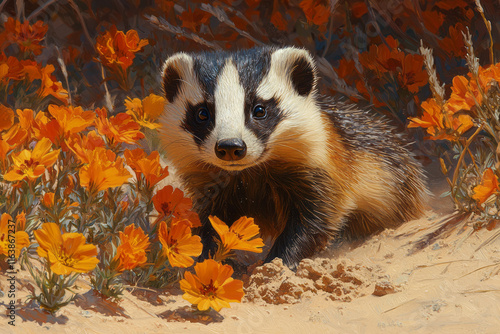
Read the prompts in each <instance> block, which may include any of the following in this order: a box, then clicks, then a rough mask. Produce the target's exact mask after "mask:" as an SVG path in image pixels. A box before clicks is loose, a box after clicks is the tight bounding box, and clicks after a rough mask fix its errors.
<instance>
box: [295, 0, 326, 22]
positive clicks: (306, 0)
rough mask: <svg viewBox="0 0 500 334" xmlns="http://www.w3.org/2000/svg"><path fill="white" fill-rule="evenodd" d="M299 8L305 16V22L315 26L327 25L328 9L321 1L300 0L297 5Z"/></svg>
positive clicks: (324, 2)
mask: <svg viewBox="0 0 500 334" xmlns="http://www.w3.org/2000/svg"><path fill="white" fill-rule="evenodd" d="M299 6H300V8H302V10H303V11H304V14H306V18H307V21H308V22H310V23H314V24H315V25H317V26H321V25H324V24H326V23H328V19H329V18H330V15H331V14H330V8H329V7H328V5H326V1H323V0H302V1H301V2H300V4H299Z"/></svg>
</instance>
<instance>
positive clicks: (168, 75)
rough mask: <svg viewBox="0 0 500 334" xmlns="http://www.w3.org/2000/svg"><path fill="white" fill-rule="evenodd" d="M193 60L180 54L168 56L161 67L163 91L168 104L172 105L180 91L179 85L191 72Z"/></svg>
mask: <svg viewBox="0 0 500 334" xmlns="http://www.w3.org/2000/svg"><path fill="white" fill-rule="evenodd" d="M192 69H193V59H192V58H191V57H190V56H189V55H187V54H185V53H182V52H179V53H176V54H174V55H172V56H170V57H169V58H168V59H167V60H166V61H165V64H164V65H163V71H162V72H163V91H164V92H165V97H166V98H167V100H168V102H170V103H172V102H173V101H174V99H175V97H176V96H177V94H178V93H179V91H180V90H181V84H182V82H183V81H185V79H186V77H187V76H188V75H189V73H190V72H192Z"/></svg>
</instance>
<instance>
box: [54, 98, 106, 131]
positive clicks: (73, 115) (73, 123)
mask: <svg viewBox="0 0 500 334" xmlns="http://www.w3.org/2000/svg"><path fill="white" fill-rule="evenodd" d="M48 110H49V113H50V114H51V115H52V117H54V119H55V120H56V121H57V123H59V126H60V128H61V132H62V135H63V136H64V137H67V136H69V135H70V134H72V133H79V132H82V131H84V130H85V129H87V128H88V127H89V126H92V125H93V124H94V120H95V118H96V115H95V113H94V112H93V111H91V110H85V111H84V110H83V108H82V107H73V106H57V105H55V104H50V105H49V107H48Z"/></svg>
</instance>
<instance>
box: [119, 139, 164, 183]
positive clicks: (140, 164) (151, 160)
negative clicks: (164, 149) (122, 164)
mask: <svg viewBox="0 0 500 334" xmlns="http://www.w3.org/2000/svg"><path fill="white" fill-rule="evenodd" d="M123 155H124V156H125V158H126V159H127V164H128V165H129V166H130V167H131V168H132V169H133V170H134V172H135V174H136V177H137V179H138V180H139V179H140V177H141V174H143V175H144V178H145V179H146V183H147V186H148V187H153V186H154V185H156V184H157V183H158V182H160V181H161V180H163V179H164V178H166V177H167V176H168V167H165V168H162V167H161V164H160V155H159V153H158V152H157V151H153V152H151V154H150V155H149V156H147V157H146V154H145V153H144V151H143V150H142V149H140V148H136V149H134V150H132V151H131V150H125V152H124V153H123Z"/></svg>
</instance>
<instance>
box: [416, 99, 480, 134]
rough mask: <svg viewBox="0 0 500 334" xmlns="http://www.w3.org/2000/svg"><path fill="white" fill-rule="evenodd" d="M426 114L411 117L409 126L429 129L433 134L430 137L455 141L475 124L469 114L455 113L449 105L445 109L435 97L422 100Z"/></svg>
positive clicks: (428, 131)
mask: <svg viewBox="0 0 500 334" xmlns="http://www.w3.org/2000/svg"><path fill="white" fill-rule="evenodd" d="M422 109H423V110H424V114H423V116H422V118H417V117H410V118H409V120H410V124H409V125H408V127H409V128H416V127H421V128H424V129H426V130H427V133H429V134H430V135H431V136H430V137H429V139H431V140H438V139H447V140H450V141H455V140H457V139H458V137H459V136H460V135H462V134H463V133H464V132H466V131H467V130H469V129H470V128H472V127H473V126H474V123H473V122H472V118H471V117H470V116H469V115H458V116H457V115H454V113H453V112H451V111H450V110H449V109H448V108H447V105H445V107H444V110H442V109H441V107H440V106H439V105H438V104H437V102H436V100H435V99H432V98H431V99H428V100H427V101H424V102H422Z"/></svg>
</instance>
